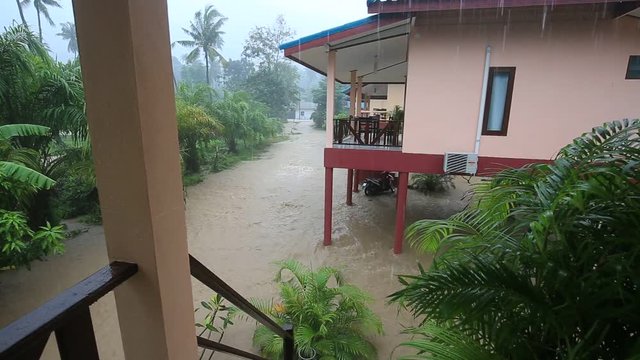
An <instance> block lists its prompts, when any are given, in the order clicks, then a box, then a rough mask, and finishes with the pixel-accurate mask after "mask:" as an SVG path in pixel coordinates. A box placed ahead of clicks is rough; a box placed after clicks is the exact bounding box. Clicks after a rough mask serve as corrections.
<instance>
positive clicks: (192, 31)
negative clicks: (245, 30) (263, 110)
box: [48, 0, 227, 85]
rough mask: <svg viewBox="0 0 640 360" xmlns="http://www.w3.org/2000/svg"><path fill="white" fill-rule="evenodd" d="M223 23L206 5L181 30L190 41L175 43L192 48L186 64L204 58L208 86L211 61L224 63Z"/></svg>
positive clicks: (210, 6)
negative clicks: (221, 49)
mask: <svg viewBox="0 0 640 360" xmlns="http://www.w3.org/2000/svg"><path fill="white" fill-rule="evenodd" d="M48 1H53V0H48ZM225 21H227V18H226V17H224V16H222V14H220V12H219V11H218V10H216V9H215V8H214V7H213V5H207V6H206V7H205V8H204V12H202V11H198V12H196V14H195V16H194V19H193V21H191V24H190V25H189V28H188V29H187V28H182V30H183V31H184V32H185V33H186V34H187V35H189V36H190V37H191V40H179V41H176V43H178V44H180V45H182V46H186V47H189V48H193V50H191V52H190V53H189V54H187V56H186V60H187V62H194V61H195V60H196V59H198V58H199V57H200V56H201V55H202V56H204V64H205V67H206V75H207V84H208V85H211V79H210V77H209V67H210V63H211V61H212V60H214V59H216V58H217V59H219V60H221V61H222V62H224V61H225V59H224V57H223V56H222V55H221V54H220V53H219V52H218V50H220V48H221V47H222V45H223V44H224V40H223V39H222V35H223V34H224V31H221V30H220V29H221V28H222V25H224V23H225Z"/></svg>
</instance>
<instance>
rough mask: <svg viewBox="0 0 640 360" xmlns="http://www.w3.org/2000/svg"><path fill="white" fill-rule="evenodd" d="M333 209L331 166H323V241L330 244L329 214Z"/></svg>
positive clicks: (330, 214)
mask: <svg viewBox="0 0 640 360" xmlns="http://www.w3.org/2000/svg"><path fill="white" fill-rule="evenodd" d="M332 210H333V168H328V167H326V168H324V241H323V242H322V244H323V245H325V246H327V245H331V225H332V224H331V220H332V219H331V216H332Z"/></svg>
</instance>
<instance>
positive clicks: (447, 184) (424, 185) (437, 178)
mask: <svg viewBox="0 0 640 360" xmlns="http://www.w3.org/2000/svg"><path fill="white" fill-rule="evenodd" d="M455 187H456V186H455V184H454V183H453V176H451V175H440V174H413V175H411V185H409V188H411V189H414V190H418V191H420V192H421V193H425V194H427V193H432V192H445V191H447V190H449V189H451V188H454V189H455Z"/></svg>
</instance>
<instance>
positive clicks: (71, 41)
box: [56, 22, 78, 56]
mask: <svg viewBox="0 0 640 360" xmlns="http://www.w3.org/2000/svg"><path fill="white" fill-rule="evenodd" d="M60 26H61V27H62V28H61V29H60V32H59V33H57V34H56V35H58V36H60V37H61V38H62V39H63V40H66V41H67V51H69V52H70V53H72V54H73V56H78V38H77V36H76V24H74V23H72V22H66V23H62V24H60Z"/></svg>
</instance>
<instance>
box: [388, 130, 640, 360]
mask: <svg viewBox="0 0 640 360" xmlns="http://www.w3.org/2000/svg"><path fill="white" fill-rule="evenodd" d="M639 134H640V121H638V120H634V121H627V120H625V121H615V122H612V123H607V124H604V125H603V126H600V127H596V128H595V129H593V131H592V132H590V133H587V134H584V135H582V136H581V137H579V138H577V139H575V140H574V141H573V142H572V143H571V144H569V145H567V146H566V147H565V148H563V149H562V150H561V151H560V153H559V156H558V157H557V158H556V159H555V161H554V162H553V163H551V164H540V165H533V166H527V167H524V168H521V169H510V170H505V171H502V172H500V173H499V174H497V175H496V176H495V177H493V178H492V179H491V180H490V181H486V182H483V183H482V184H480V185H478V186H477V187H476V188H475V195H474V196H475V197H474V199H473V201H472V202H471V204H470V206H469V207H468V208H467V209H466V210H464V211H462V212H461V213H458V214H456V215H454V216H452V217H451V218H449V219H447V220H422V221H418V222H417V223H414V224H412V225H411V226H410V227H409V228H408V230H407V237H408V239H409V240H410V242H411V244H412V245H413V246H414V247H416V248H418V249H420V250H423V251H428V252H434V253H435V254H436V257H435V260H434V263H433V265H432V266H431V268H430V269H428V270H424V269H422V268H420V272H419V273H418V274H417V275H411V276H403V277H401V278H400V280H401V283H402V285H403V288H402V289H401V290H400V291H398V292H396V293H395V294H393V295H392V296H391V298H392V299H393V300H394V301H397V302H399V303H400V304H402V305H403V306H405V307H407V308H408V309H409V310H410V311H411V312H412V313H413V314H414V315H415V316H416V317H417V318H419V319H421V320H423V326H421V327H419V328H416V329H411V330H409V331H408V332H409V333H411V334H412V335H414V336H416V338H415V339H414V340H413V341H410V342H407V343H406V344H405V345H406V346H409V347H412V348H414V349H416V350H417V352H418V355H416V356H412V357H408V358H407V359H431V358H437V359H442V360H447V359H516V358H517V359H631V358H637V354H639V353H640V315H639V314H640V261H639V258H640V242H638V234H639V233H640V182H639V181H638V179H640V138H639V136H638V135H639Z"/></svg>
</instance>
